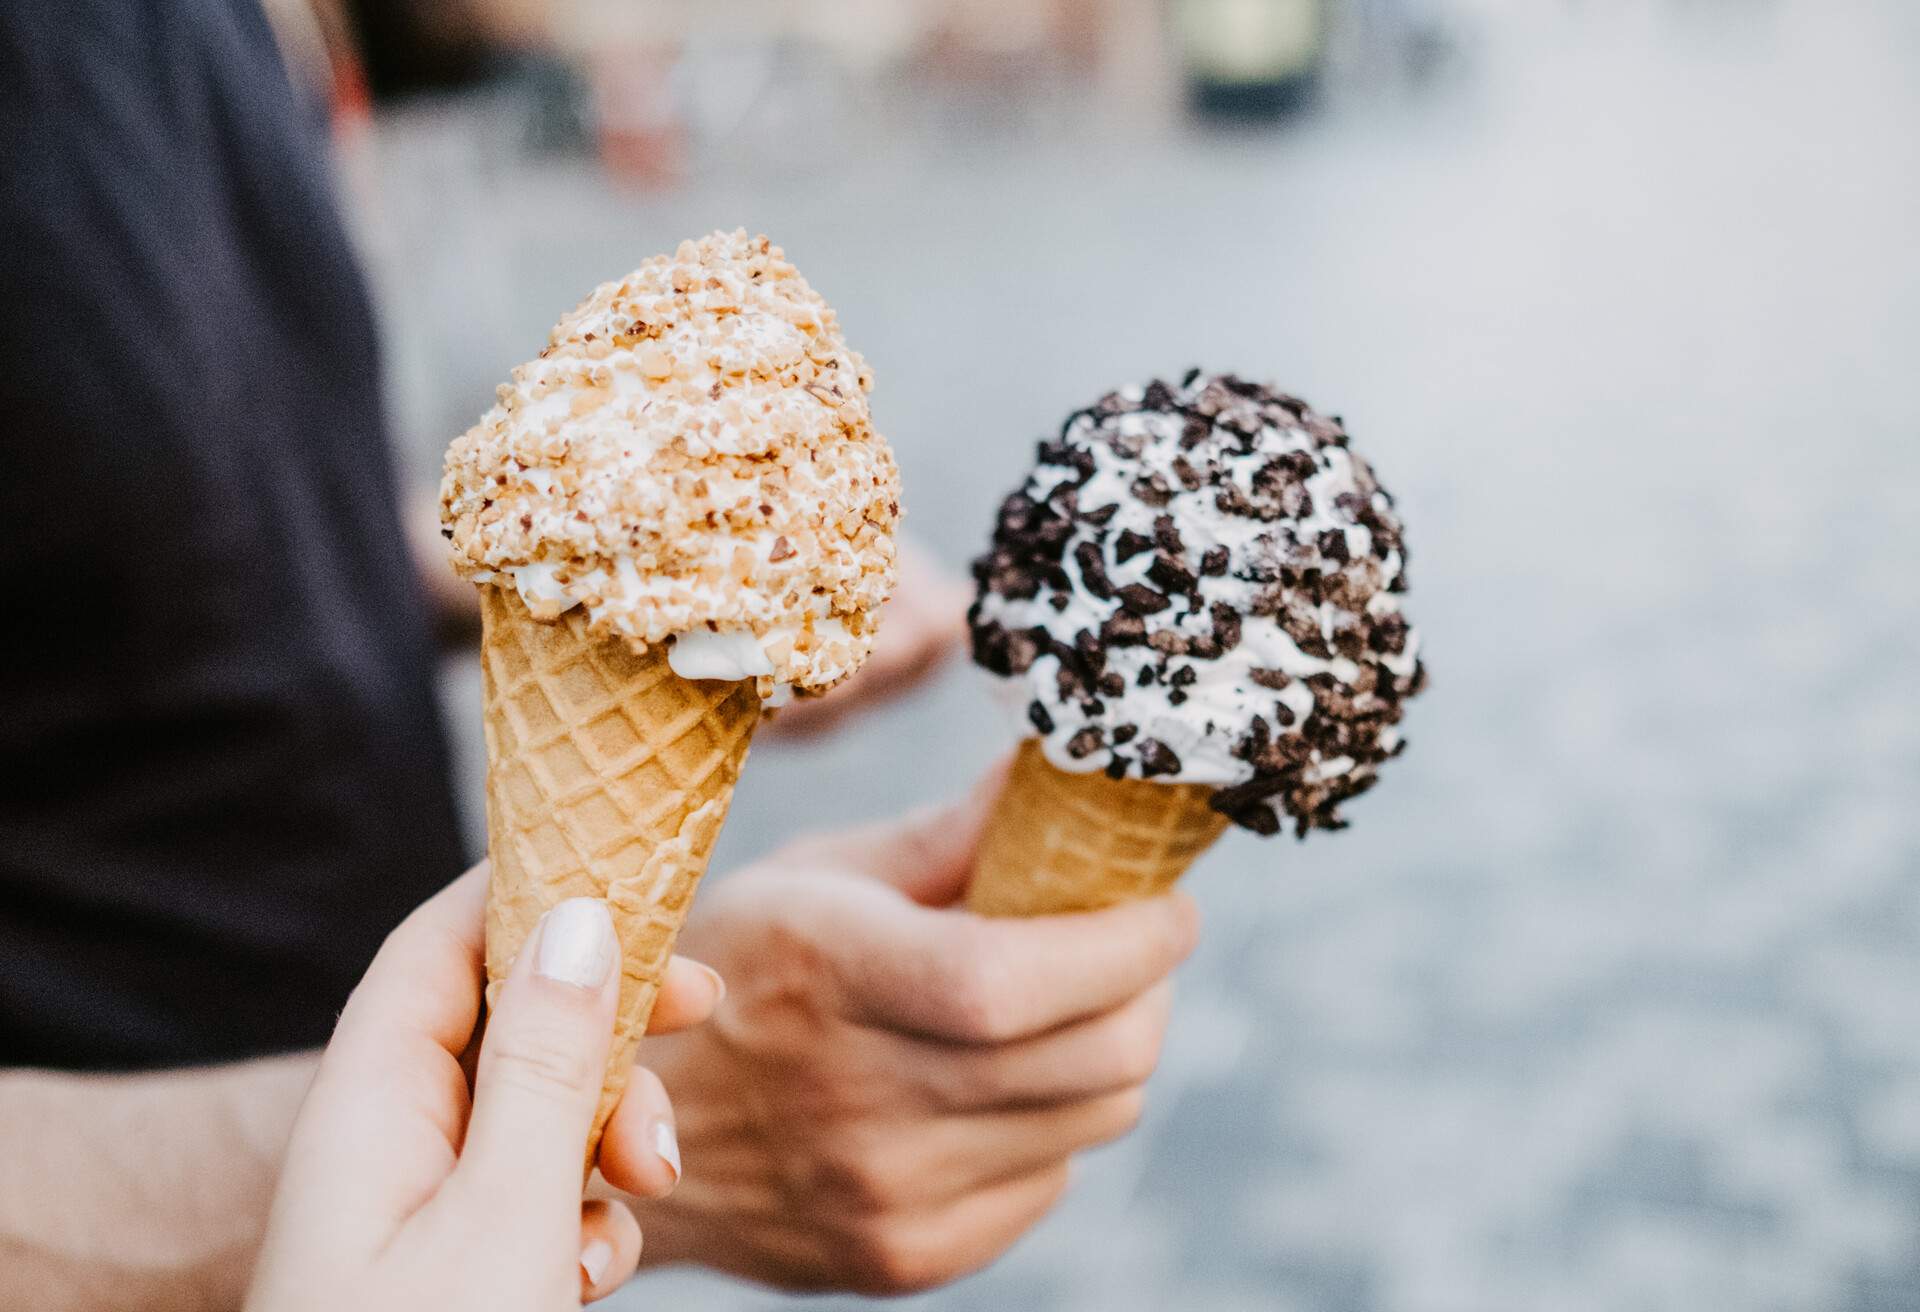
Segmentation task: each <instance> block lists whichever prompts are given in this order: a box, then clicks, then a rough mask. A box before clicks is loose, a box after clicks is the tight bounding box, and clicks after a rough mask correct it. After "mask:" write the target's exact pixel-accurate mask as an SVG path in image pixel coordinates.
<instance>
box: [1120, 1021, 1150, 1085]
mask: <svg viewBox="0 0 1920 1312" xmlns="http://www.w3.org/2000/svg"><path fill="white" fill-rule="evenodd" d="M1161 1035H1162V1028H1161V1025H1160V1021H1159V1018H1158V1017H1156V1016H1152V1015H1145V1016H1137V1017H1129V1018H1128V1021H1127V1023H1126V1024H1125V1025H1124V1026H1123V1027H1122V1029H1121V1030H1120V1032H1119V1033H1118V1034H1117V1035H1115V1036H1114V1043H1113V1050H1112V1058H1113V1066H1114V1073H1115V1075H1116V1076H1117V1077H1118V1078H1117V1082H1118V1083H1120V1084H1123V1085H1129V1086H1131V1085H1139V1084H1145V1083H1146V1082H1147V1081H1148V1080H1149V1079H1151V1078H1152V1077H1153V1072H1154V1070H1155V1069H1156V1068H1157V1067H1158V1066H1159V1064H1160V1040H1161Z"/></svg>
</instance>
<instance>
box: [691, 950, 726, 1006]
mask: <svg viewBox="0 0 1920 1312" xmlns="http://www.w3.org/2000/svg"><path fill="white" fill-rule="evenodd" d="M693 964H694V965H696V966H698V967H700V969H702V970H704V971H706V972H707V978H708V979H710V980H712V981H713V1005H714V1006H716V1007H717V1006H719V1005H720V1004H721V1003H723V1002H725V1001H726V1000H727V981H726V980H724V979H722V978H720V972H719V971H717V970H715V969H714V968H713V967H712V966H709V965H708V964H707V963H706V962H704V961H696V962H694V963H693Z"/></svg>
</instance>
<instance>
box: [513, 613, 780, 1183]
mask: <svg viewBox="0 0 1920 1312" xmlns="http://www.w3.org/2000/svg"><path fill="white" fill-rule="evenodd" d="M480 592H481V613H482V617H483V620H484V624H485V633H484V637H483V639H482V644H481V652H482V662H483V665H484V670H485V708H486V737H487V757H488V765H487V837H488V843H489V847H490V848H491V852H492V859H493V882H492V884H491V886H490V889H489V892H488V897H487V981H488V983H487V998H488V1002H489V1003H492V1002H493V1001H494V999H495V998H496V997H497V995H498V992H499V988H500V984H501V982H502V981H503V980H504V979H505V978H506V975H507V972H508V970H509V969H510V968H511V967H512V965H513V960H514V957H515V956H516V955H518V953H519V951H520V947H521V944H523V943H524V942H525V941H526V938H527V935H528V934H529V933H530V932H531V931H532V930H533V927H534V926H535V925H536V924H538V923H539V920H540V917H541V916H542V915H544V914H545V913H546V911H547V909H548V908H549V907H552V906H553V905H554V904H555V903H558V902H561V901H564V900H565V899H567V898H570V897H597V898H604V899H605V900H606V902H607V904H608V906H609V908H610V909H611V910H612V912H613V923H614V927H615V929H616V930H617V931H618V933H619V935H620V949H621V970H622V976H621V980H620V1010H619V1015H618V1018H617V1020H616V1022H615V1025H614V1035H613V1050H612V1053H611V1055H610V1056H609V1057H608V1059H607V1071H606V1080H605V1083H604V1085H603V1087H602V1090H601V1094H600V1106H599V1109H598V1110H597V1111H596V1112H595V1114H594V1119H593V1131H592V1134H591V1136H590V1137H589V1138H588V1141H587V1164H588V1166H589V1168H591V1166H592V1164H593V1161H594V1158H595V1156H596V1154H597V1153H598V1152H599V1147H600V1135H601V1131H602V1130H603V1129H604V1128H605V1126H606V1123H607V1118H608V1117H609V1116H610V1115H612V1113H613V1109H614V1106H615V1104H617V1103H618V1102H619V1100H620V1093H621V1090H622V1089H623V1088H625V1087H626V1082H627V1074H628V1072H629V1070H631V1068H632V1065H633V1059H634V1051H635V1048H636V1046H637V1045H638V1043H639V1041H640V1036H641V1035H643V1034H644V1033H646V1029H647V1018H648V1017H649V1016H650V1015H651V1014H652V1012H653V1003H654V999H655V998H656V997H657V996H658V994H659V991H660V985H661V982H662V980H663V979H664V977H665V975H666V969H667V961H668V959H669V958H670V957H671V956H672V955H673V944H674V940H675V939H676V938H677V937H678V936H679V933H680V925H681V923H682V921H683V920H684V919H685V918H686V914H687V909H688V907H689V906H691V905H692V902H693V893H694V888H695V886H697V885H698V884H699V882H700V876H701V875H702V874H703V873H705V871H706V868H707V859H708V857H709V856H710V855H711V854H712V852H713V844H714V840H715V839H716V838H717V837H718V836H719V834H720V826H721V825H722V823H724V822H725V820H726V818H727V806H728V804H729V803H730V802H731V801H732V800H733V789H734V784H735V782H736V781H737V780H738V779H739V777H740V766H741V763H742V762H743V761H745V760H746V756H747V745H748V743H749V741H750V740H751V739H752V737H753V730H754V727H755V726H756V725H757V724H758V723H759V720H760V699H759V697H758V695H757V694H756V693H755V691H754V688H753V684H752V683H751V682H721V681H705V680H701V681H695V680H689V679H683V678H681V677H680V676H679V675H677V674H675V673H674V672H673V671H672V669H670V668H669V667H668V665H667V658H666V652H665V649H664V648H662V647H653V648H650V649H649V650H647V651H646V652H645V653H643V654H641V655H635V654H634V653H633V651H632V649H631V648H630V647H629V646H628V645H627V644H626V643H625V642H624V641H622V640H620V639H611V640H608V639H597V638H590V637H589V636H587V633H586V621H585V619H584V617H583V615H582V613H581V612H580V611H579V610H574V611H571V612H569V613H568V614H567V615H565V616H563V617H561V619H559V620H558V621H555V622H552V623H544V622H542V621H539V620H536V619H534V618H533V616H532V615H530V614H529V613H528V612H527V609H526V607H525V605H524V604H523V603H522V602H521V600H520V598H519V596H518V594H516V593H514V592H511V591H509V590H506V589H501V588H495V587H483V588H481V590H480Z"/></svg>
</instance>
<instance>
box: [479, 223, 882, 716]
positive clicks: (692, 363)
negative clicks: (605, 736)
mask: <svg viewBox="0 0 1920 1312" xmlns="http://www.w3.org/2000/svg"><path fill="white" fill-rule="evenodd" d="M871 386H872V376H871V374H870V373H869V372H868V369H867V365H866V362H865V361H864V360H862V359H861V358H860V356H859V355H858V354H857V353H855V352H854V351H853V350H851V349H850V348H849V347H848V346H847V344H846V341H845V339H844V338H843V337H842V336H841V334H840V329H839V325H838V322H837V321H836V319H835V316H834V312H833V311H832V310H831V309H830V308H829V307H828V306H827V304H826V302H825V301H823V300H822V299H821V298H820V297H819V295H818V294H816V293H815V292H814V290H813V289H812V288H811V287H809V286H808V285H807V282H806V280H805V279H804V278H802V277H801V276H800V275H799V273H798V272H797V271H796V270H795V269H794V268H793V266H792V265H791V264H789V263H787V261H786V259H785V258H784V256H783V253H782V252H781V251H780V249H779V248H778V247H776V246H773V245H772V244H771V243H770V242H768V241H767V239H766V238H764V237H752V238H750V237H748V236H747V235H746V234H745V233H744V232H733V233H714V234H713V235H711V236H709V237H706V238H703V239H701V240H700V241H697V242H695V241H689V242H684V243H682V244H681V246H680V248H679V249H678V250H677V251H676V252H675V253H674V254H673V255H671V256H659V257H657V258H655V259H652V260H649V261H647V262H646V263H645V264H643V265H641V266H640V268H639V269H637V270H635V271H634V272H633V273H632V274H630V275H628V276H627V277H626V278H624V279H621V280H619V281H617V282H610V283H607V284H606V285H604V286H602V287H600V288H599V289H597V290H596V291H595V292H594V293H593V294H592V295H591V296H589V297H588V298H587V299H586V300H585V301H583V302H582V303H581V304H580V305H579V306H578V307H576V308H575V309H574V310H572V311H571V312H569V313H568V314H567V315H566V317H564V318H563V319H561V321H560V323H559V325H558V326H557V327H556V328H555V329H554V330H553V334H552V336H551V337H550V339H549V340H548V343H547V346H546V349H544V350H543V351H541V352H540V354H539V355H538V356H537V357H535V358H534V359H532V360H530V361H528V362H527V363H526V364H523V365H521V366H520V367H519V368H518V369H515V370H514V371H513V377H512V380H511V381H510V382H508V383H507V384H506V385H505V386H503V387H502V388H500V390H499V393H498V402H497V404H495V405H494V407H493V408H492V409H491V410H489V411H488V412H487V414H486V415H485V416H484V417H483V418H482V419H481V420H480V422H479V423H478V424H476V425H475V426H474V427H473V428H471V429H469V430H468V431H467V432H466V433H465V434H464V435H463V436H461V437H460V438H459V439H457V440H456V441H455V442H454V443H453V446H452V448H451V449H450V450H449V451H448V453H447V466H446V476H445V479H444V481H443V483H442V486H441V502H442V506H443V519H444V523H445V527H446V531H447V535H448V537H449V538H450V540H451V541H452V544H453V553H454V564H455V567H456V568H458V569H459V570H460V571H461V572H462V573H463V574H464V575H466V576H467V577H468V578H471V579H473V580H474V581H476V582H481V583H497V584H502V585H505V586H508V587H511V588H513V589H514V590H515V591H516V592H517V593H518V594H519V595H520V597H521V599H522V600H523V602H524V603H525V604H526V606H527V608H528V610H529V611H530V612H532V613H533V614H534V615H535V616H537V617H540V618H553V617H555V616H558V615H560V614H562V613H564V612H566V611H568V610H570V609H572V608H573V607H576V606H578V607H582V608H584V610H585V613H586V616H587V620H588V629H589V632H591V633H592V634H593V635H595V636H599V637H622V638H626V639H628V640H629V641H630V642H631V643H632V645H633V646H634V648H635V650H637V651H638V650H644V649H645V648H647V647H648V646H651V645H655V644H665V643H668V642H670V641H673V640H675V639H676V638H680V637H683V636H684V637H685V638H687V639H690V641H688V643H687V645H688V646H689V647H695V648H697V651H696V652H687V653H684V654H683V656H682V657H681V658H673V659H675V665H676V668H677V669H680V670H681V671H682V673H683V674H684V675H685V676H686V677H689V678H735V677H756V678H759V679H764V680H765V681H766V683H765V685H764V687H763V691H770V690H771V688H772V686H773V685H774V684H779V683H784V684H789V685H791V686H792V687H794V688H795V689H797V690H799V691H802V692H815V691H821V690H824V689H825V688H827V687H830V686H831V685H833V684H834V683H836V682H838V681H839V680H841V679H843V678H845V677H846V676H847V675H848V674H851V673H852V672H853V671H854V670H855V669H857V668H858V667H859V665H860V663H861V662H862V661H863V660H865V659H866V656H867V653H868V652H869V651H870V650H872V646H873V635H874V630H875V624H876V621H875V613H876V611H877V610H878V609H879V606H880V603H881V602H882V601H884V600H885V599H886V597H887V594H888V593H889V592H890V591H891V589H892V586H893V577H894V576H893V558H894V557H893V552H894V549H893V530H894V527H895V524H896V523H897V521H898V519H899V509H900V508H899V499H900V489H899V476H898V474H897V472H896V470H895V467H894V463H893V457H892V455H891V453H890V452H889V451H888V449H887V446H886V443H885V442H883V441H881V440H880V438H879V437H878V436H877V435H876V434H875V433H874V431H873V424H872V420H871V418H870V416H869V414H868V411H867V392H868V390H869V389H870V388H871ZM706 635H720V636H721V638H722V639H723V640H722V641H719V642H708V641H702V639H703V638H704V637H705V636H706ZM756 648H757V649H758V654H757V655H756V654H755V649H756ZM670 658H671V656H670ZM735 671H742V672H751V676H750V675H749V674H748V673H738V674H736V673H735Z"/></svg>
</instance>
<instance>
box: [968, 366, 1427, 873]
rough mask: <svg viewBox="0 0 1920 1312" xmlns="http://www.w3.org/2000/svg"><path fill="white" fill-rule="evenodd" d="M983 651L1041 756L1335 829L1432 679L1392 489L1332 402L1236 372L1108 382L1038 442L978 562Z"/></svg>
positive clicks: (1260, 821)
mask: <svg viewBox="0 0 1920 1312" xmlns="http://www.w3.org/2000/svg"><path fill="white" fill-rule="evenodd" d="M974 574H975V577H976V579H977V580H978V582H979V585H980V595H979V600H978V601H977V603H976V604H975V606H974V608H973V611H972V615H971V618H972V623H973V648H974V659H975V660H976V661H977V662H978V663H979V664H981V665H982V666H984V667H985V668H987V669H988V670H990V671H992V672H993V673H994V674H997V675H1000V676H1001V677H1003V678H1006V679H1008V680H1012V681H1014V683H1015V685H1016V686H1017V687H1018V688H1019V689H1020V690H1021V695H1022V699H1023V700H1024V702H1025V703H1026V706H1025V711H1026V716H1027V719H1028V721H1029V722H1030V724H1031V726H1032V730H1033V732H1034V733H1036V734H1038V735H1039V738H1040V742H1041V745H1042V748H1043V750H1044V752H1045V757H1046V760H1047V761H1048V762H1049V763H1050V764H1051V765H1053V766H1054V767H1056V768H1058V769H1060V770H1063V771H1068V772H1092V771H1096V770H1104V771H1105V772H1106V774H1107V775H1108V776H1109V777H1110V778H1112V779H1116V780H1120V779H1129V778H1131V779H1153V780H1158V781H1162V782H1165V783H1169V784H1199V785H1207V786H1209V787H1211V788H1212V789H1214V790H1216V791H1214V792H1212V794H1211V797H1210V804H1211V805H1212V807H1213V808H1214V809H1215V810H1216V811H1219V812H1221V813H1223V814H1225V815H1226V816H1228V817H1230V818H1231V819H1232V820H1234V821H1235V822H1236V823H1238V824H1240V825H1242V826H1244V827H1246V828H1248V829H1252V830H1254V831H1255V832H1257V833H1263V834H1271V833H1274V832H1277V831H1278V830H1279V829H1280V827H1281V825H1282V823H1283V821H1282V813H1284V814H1285V815H1287V816H1291V817H1292V819H1293V822H1294V825H1295V827H1296V829H1297V831H1298V832H1299V833H1300V834H1301V835H1303V836H1304V834H1305V833H1306V831H1307V830H1308V829H1310V828H1315V827H1319V828H1338V827H1340V825H1341V824H1342V821H1341V820H1340V818H1339V814H1338V807H1339V804H1340V803H1341V802H1342V801H1344V800H1345V799H1346V798H1349V797H1352V796H1354V795H1355V794H1358V793H1360V792H1363V791H1365V790H1366V789H1367V788H1369V787H1371V786H1372V785H1373V783H1374V779H1375V771H1376V769H1377V767H1378V766H1379V764H1380V762H1382V761H1384V760H1385V759H1387V757H1389V756H1392V755H1394V754H1396V753H1397V752H1398V751H1399V750H1400V749H1401V748H1402V746H1403V745H1404V744H1403V743H1402V740H1401V738H1400V735H1399V731H1398V729H1397V728H1396V727H1395V726H1396V725H1397V724H1398V722H1399V720H1400V716H1401V703H1402V701H1403V700H1404V699H1405V698H1407V697H1409V696H1411V695H1413V694H1414V693H1415V692H1417V691H1419V689H1420V687H1421V686H1422V683H1423V682H1424V672H1423V670H1422V668H1421V665H1420V661H1419V655H1418V648H1419V643H1418V639H1417V636H1416V635H1415V633H1414V632H1413V630H1412V629H1411V628H1410V627H1409V625H1408V623H1407V621H1406V619H1405V618H1404V617H1403V616H1402V615H1401V613H1400V597H1401V594H1402V593H1403V592H1404V591H1405V590H1406V548H1405V545H1404V543H1403V542H1402V540H1401V527H1400V521H1399V519H1398V518H1397V517H1396V515H1395V513H1394V508H1393V500H1392V498H1391V497H1389V496H1388V495H1387V493H1386V492H1385V490H1383V489H1382V488H1381V487H1380V485H1379V484H1378V482H1376V481H1375V479H1374V476H1373V471H1372V470H1371V469H1370V468H1369V467H1368V466H1367V463H1366V461H1364V460H1363V459H1361V458H1360V457H1359V456H1358V455H1356V454H1355V453H1354V452H1353V451H1352V450H1351V449H1350V448H1349V446H1348V444H1347V434H1346V432H1345V430H1344V429H1343V428H1342V427H1341V424H1340V421H1339V420H1338V419H1331V418H1326V417H1323V416H1321V415H1319V414H1316V413H1315V412H1314V411H1313V410H1312V409H1310V408H1309V407H1308V406H1307V405H1306V404H1305V403H1304V402H1302V401H1300V400H1298V399H1296V398H1294V397H1291V396H1287V395H1284V394H1282V393H1279V392H1276V391H1273V390H1271V389H1270V388H1267V387H1263V386H1260V385H1258V384H1254V383H1249V382H1245V381H1243V380H1241V379H1239V378H1236V377H1234V376H1232V375H1217V376H1209V375H1203V374H1201V373H1200V372H1199V371H1198V370H1194V371H1193V372H1191V373H1189V374H1187V375H1186V376H1185V377H1184V378H1183V379H1182V380H1181V381H1180V383H1179V384H1178V385H1177V386H1173V385H1169V384H1167V383H1163V382H1153V383H1149V384H1148V385H1146V386H1145V387H1131V388H1127V389H1125V390H1123V391H1120V392H1115V393H1113V394H1111V395H1109V396H1107V397H1105V398H1103V399H1102V400H1100V401H1099V402H1097V403H1096V404H1094V405H1093V406H1092V407H1090V408H1088V409H1086V410H1082V411H1079V412H1078V413H1076V414H1074V415H1072V416H1071V417H1069V418H1068V420H1067V422H1066V424H1065V425H1064V426H1063V427H1062V429H1061V432H1060V436H1059V438H1058V439H1057V440H1054V441H1048V442H1042V443H1041V444H1040V448H1039V462H1038V467H1037V468H1036V469H1035V470H1034V471H1033V473H1032V474H1031V475H1030V476H1029V477H1028V479H1027V481H1026V483H1025V485H1024V486H1023V487H1022V488H1021V489H1020V490H1019V491H1017V492H1015V493H1014V494H1013V495H1011V496H1010V497H1008V498H1007V500H1006V502H1005V503H1004V504H1003V505H1002V506H1001V508H1000V516H999V522H998V524H997V525H996V527H995V530H994V536H993V546H992V549H991V550H990V551H989V552H988V553H987V554H986V555H985V556H983V557H981V558H980V559H979V560H978V561H977V562H975V565H974Z"/></svg>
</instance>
